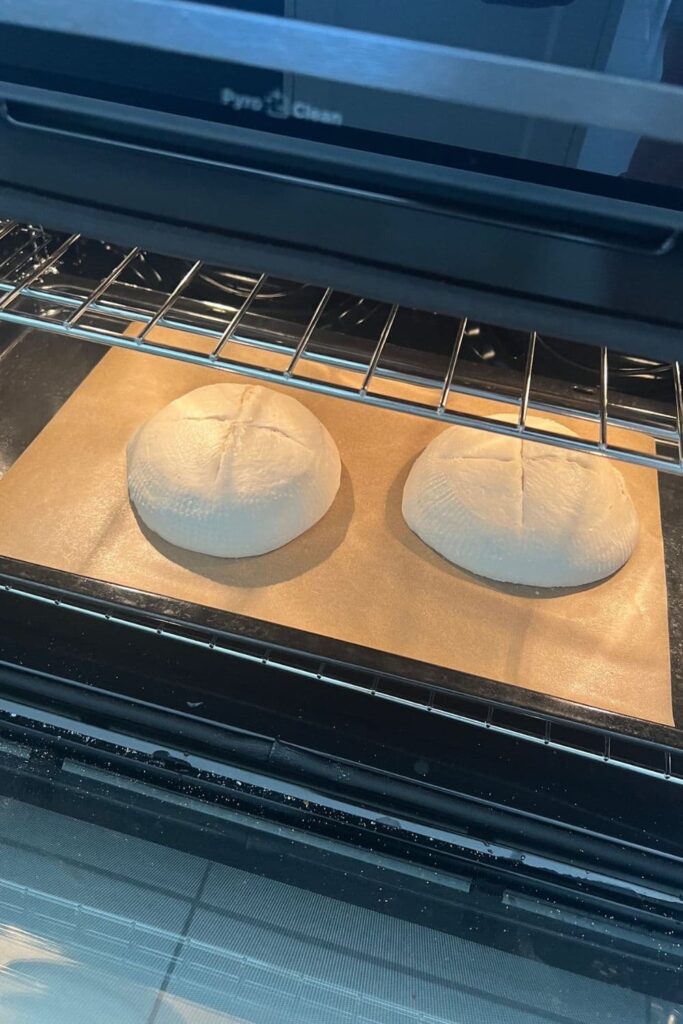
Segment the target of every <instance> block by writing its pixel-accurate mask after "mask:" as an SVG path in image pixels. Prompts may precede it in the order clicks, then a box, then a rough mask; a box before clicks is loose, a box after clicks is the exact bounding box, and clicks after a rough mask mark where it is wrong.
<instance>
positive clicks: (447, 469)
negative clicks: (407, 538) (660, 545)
mask: <svg viewBox="0 0 683 1024" xmlns="http://www.w3.org/2000/svg"><path fill="white" fill-rule="evenodd" d="M505 418H506V419H507V418H508V417H505ZM509 419H512V417H509ZM529 424H530V425H531V426H532V427H536V428H538V429H540V430H546V431H554V432H556V433H563V434H566V435H569V436H575V435H573V432H572V431H570V430H567V429H566V428H564V427H562V426H561V425H560V424H558V423H556V422H554V421H550V420H547V419H540V418H533V417H532V418H531V419H530V420H529ZM403 517H404V519H405V521H406V523H407V524H408V526H409V527H410V529H411V530H413V532H414V533H416V534H417V535H418V537H420V538H421V539H422V540H423V541H424V542H425V543H426V544H428V545H429V547H431V548H433V549H434V550H435V551H437V552H438V553H439V554H440V555H443V556H444V558H447V559H448V560H449V561H450V562H453V563H455V564H456V565H459V566H461V567H462V568H464V569H468V570H469V571H470V572H473V573H476V574H477V575H479V576H487V577H488V578H489V579H493V580H498V581H500V582H505V583H517V584H524V585H527V586H532V587H576V586H581V585H584V584H587V583H593V582H595V581H597V580H601V579H604V578H605V577H606V576H610V575H611V574H612V573H613V572H616V570H617V569H620V568H621V567H622V565H624V564H625V562H627V561H628V559H629V558H630V556H631V554H632V553H633V550H634V548H635V546H636V543H637V540H638V516H637V513H636V510H635V508H634V505H633V502H632V501H631V497H630V495H629V493H628V491H627V490H626V485H625V483H624V478H623V476H622V474H621V473H620V472H619V471H618V470H617V469H616V468H615V467H614V466H613V465H612V463H611V462H609V461H608V460H607V459H605V458H600V457H598V456H595V455H588V454H584V453H582V452H575V451H569V450H563V449H561V448H553V447H550V446H548V445H544V444H539V443H538V442H533V441H520V440H519V439H518V438H515V437H504V436H502V435H497V434H489V433H484V432H483V431H480V430H476V429H472V428H468V427H458V426H456V427H450V428H449V429H448V430H445V431H444V432H443V433H442V434H439V436H438V437H437V438H435V439H434V440H433V441H432V442H431V443H430V444H429V445H428V446H427V448H425V450H424V451H423V452H422V454H421V455H420V456H419V457H418V458H417V459H416V461H415V463H414V464H413V466H412V469H411V471H410V474H409V476H408V479H407V481H406V485H405V488H404V492H403Z"/></svg>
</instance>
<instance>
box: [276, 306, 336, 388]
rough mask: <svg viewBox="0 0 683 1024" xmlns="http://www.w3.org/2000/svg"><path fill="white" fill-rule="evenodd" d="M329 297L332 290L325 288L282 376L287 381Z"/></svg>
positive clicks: (304, 349)
mask: <svg viewBox="0 0 683 1024" xmlns="http://www.w3.org/2000/svg"><path fill="white" fill-rule="evenodd" d="M331 295H332V289H331V288H326V289H325V291H324V292H323V294H322V297H321V299H320V302H319V303H318V305H317V306H316V308H315V312H314V313H313V316H312V317H311V319H310V320H309V321H308V323H307V324H306V329H305V330H304V333H303V334H302V335H301V340H300V341H299V344H298V345H297V347H296V349H295V351H294V355H293V356H292V358H291V360H290V363H289V366H288V367H287V369H286V370H285V373H284V376H285V377H286V378H287V379H289V378H290V377H291V376H292V374H293V373H294V370H295V369H296V366H297V363H298V362H299V360H300V359H301V357H302V355H303V354H304V352H305V351H306V346H307V345H308V343H309V341H310V340H311V337H312V336H313V331H314V330H315V329H316V327H317V326H318V323H319V322H320V317H321V316H322V315H323V313H324V312H325V306H326V305H327V303H328V302H329V301H330V296H331Z"/></svg>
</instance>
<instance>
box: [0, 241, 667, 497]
mask: <svg viewBox="0 0 683 1024" xmlns="http://www.w3.org/2000/svg"><path fill="white" fill-rule="evenodd" d="M15 234H16V247H15V248H14V250H13V251H12V252H10V253H9V255H7V256H6V257H5V258H4V259H3V260H2V262H0V321H2V320H5V321H10V322H12V323H15V324H20V325H22V326H24V327H30V328H35V329H38V330H42V331H50V332H53V333H57V334H66V335H68V336H69V337H72V338H78V339H81V340H86V341H90V342H95V343H97V344H100V345H106V346H115V347H119V348H127V349H129V350H131V351H143V352H146V353H148V354H151V355H158V356H164V357H166V358H170V359H175V360H179V361H181V362H187V363H192V364H197V365H201V366H207V367H213V368H214V369H216V371H219V370H222V371H230V372H232V373H237V374H242V375H245V376H248V377H252V378H255V379H257V380H261V381H264V382H270V383H276V384H288V385H290V386H291V387H294V388H300V389H304V390H308V391H315V392H319V393H322V394H326V395H330V396H334V397H339V398H344V399H346V400H348V401H351V402H360V403H364V404H367V405H373V406H377V407H380V408H383V409H389V410H393V411H396V412H403V413H409V414H411V415H415V416H421V417H426V418H430V419H434V420H439V421H440V422H442V423H448V424H458V425H462V426H467V427H476V428H478V429H481V430H486V431H490V432H494V433H497V434H503V435H506V436H512V437H518V438H520V437H521V438H528V439H530V440H534V441H538V442H539V443H542V444H548V445H554V446H556V447H560V448H564V449H570V450H579V451H584V452H587V453H590V454H595V455H601V456H607V457H610V458H614V459H617V460H620V461H624V462H631V463H635V464H638V465H641V466H648V467H651V468H655V469H659V470H663V471H666V472H669V473H674V474H677V475H679V476H681V477H683V388H682V386H681V385H682V382H681V368H680V365H679V364H674V365H672V366H671V367H669V368H667V367H664V366H662V367H661V368H660V369H661V371H662V372H663V373H666V372H668V369H671V372H672V373H673V382H674V389H673V394H671V393H670V401H669V405H670V408H669V405H666V406H665V407H663V406H662V404H661V402H659V404H658V401H657V400H655V399H649V398H647V397H645V398H642V399H640V400H639V401H638V402H637V403H635V402H633V401H624V400H623V399H622V398H621V397H620V396H619V394H618V390H617V388H616V387H614V386H613V385H612V382H611V381H610V376H609V358H610V354H609V352H608V350H607V349H605V348H603V349H600V350H596V351H598V354H599V366H600V373H599V378H596V385H597V393H598V399H599V402H598V406H597V407H595V406H594V405H593V404H592V403H591V401H590V400H589V399H587V398H586V397H585V395H582V390H585V389H581V388H572V386H571V385H569V384H566V382H565V383H562V382H559V381H557V382H555V385H554V386H553V387H549V383H548V380H544V379H543V378H541V377H540V374H539V373H538V372H537V369H536V363H537V362H538V351H539V350H538V344H537V343H538V342H539V339H538V336H537V334H536V332H531V333H530V334H529V340H528V345H527V354H526V365H525V367H524V371H523V378H522V385H521V392H520V391H519V390H517V391H515V390H514V386H510V383H509V378H506V381H507V383H506V384H503V383H501V377H500V376H496V375H495V370H494V371H492V370H491V369H490V368H489V366H488V364H487V363H485V362H484V361H480V362H477V363H476V364H475V363H473V362H471V361H470V360H469V359H467V360H466V361H464V360H463V345H464V340H465V338H466V337H467V336H468V334H467V332H468V321H467V318H465V317H463V318H462V319H461V320H460V321H459V323H458V326H457V329H456V334H455V341H454V344H453V348H452V350H451V352H450V358H449V359H448V362H447V366H446V367H445V368H444V370H443V373H442V371H441V370H439V371H438V372H437V373H436V376H435V370H434V367H435V366H440V365H441V364H440V363H439V361H438V360H440V359H441V357H440V356H439V357H438V360H437V362H436V363H435V362H434V359H435V355H434V353H431V355H430V353H429V352H427V353H426V355H425V356H424V357H423V355H422V352H421V351H420V350H419V348H418V344H419V337H416V339H415V340H416V344H415V345H414V346H412V345H411V347H410V348H408V349H406V348H405V347H401V345H400V343H397V342H395V341H394V336H395V333H396V332H395V330H394V324H395V321H396V317H397V316H398V313H399V312H400V307H399V306H398V305H396V304H394V305H392V306H391V307H390V309H389V313H388V314H387V315H386V318H385V320H384V322H383V326H382V329H381V331H380V334H379V338H378V340H377V342H376V344H375V347H374V350H373V352H372V355H371V357H370V362H369V364H367V363H366V361H365V359H364V357H363V355H362V346H361V344H360V342H361V336H360V334H359V335H358V336H357V337H353V336H351V335H349V334H348V332H345V333H344V334H343V335H342V334H339V335H336V338H337V341H336V342H335V344H334V345H332V346H331V347H330V346H328V345H327V343H325V344H324V345H320V346H316V350H315V351H314V352H309V351H308V346H309V343H310V340H311V338H312V336H313V334H314V332H315V331H316V329H317V328H318V327H320V326H321V323H322V321H323V316H324V313H325V310H326V309H327V308H328V306H330V304H331V302H332V300H333V299H334V298H335V297H337V298H341V296H339V295H338V293H336V292H334V291H333V289H331V288H326V289H325V290H324V291H323V292H322V295H321V297H320V299H319V300H318V302H317V305H316V307H315V309H314V311H313V313H312V315H311V316H310V318H309V319H308V321H307V323H306V324H305V326H304V328H303V331H302V330H301V328H300V327H297V328H296V329H295V328H294V327H293V322H292V318H291V314H288V313H287V307H286V305H285V307H278V302H279V301H280V298H278V302H275V303H273V302H272V301H271V298H272V295H271V292H273V288H274V292H273V293H276V294H277V295H278V296H279V295H280V293H282V295H283V296H285V299H286V297H287V296H288V295H292V294H299V293H300V292H301V291H303V290H304V289H305V288H306V286H305V285H303V284H302V283H300V282H288V283H287V285H288V286H289V291H287V289H286V288H285V289H284V290H283V288H282V284H283V283H282V282H277V283H276V282H275V280H274V279H271V278H269V277H268V275H266V274H260V275H259V277H258V278H257V279H256V280H254V276H253V275H245V274H244V273H243V272H242V271H233V270H232V269H229V270H226V269H223V268H219V267H215V266H213V265H207V264H204V263H203V262H202V261H201V260H198V261H196V262H195V263H193V264H192V265H191V266H190V267H189V269H186V268H187V264H186V263H185V262H183V261H182V260H176V259H173V258H171V257H163V258H161V257H159V256H157V255H156V254H154V253H150V252H147V251H146V250H144V249H140V248H137V247H136V248H133V249H130V250H125V249H118V248H117V247H112V246H110V245H108V244H106V243H103V242H97V241H93V240H91V239H87V238H83V239H82V245H79V248H78V251H77V252H76V253H75V254H74V258H72V256H71V254H70V253H69V250H70V249H71V247H72V246H73V245H74V243H75V242H76V241H77V240H79V239H80V238H81V236H79V235H71V236H69V237H68V238H67V237H65V236H57V235H54V234H50V232H46V231H44V230H43V229H38V228H31V227H27V226H25V225H21V224H14V223H12V222H0V240H1V239H2V238H10V240H12V241H13V239H14V236H15ZM48 246H49V247H53V246H56V247H55V248H54V251H53V252H52V254H51V255H49V256H48V257H47V258H45V249H46V248H47V247H48ZM98 246H99V247H101V248H102V249H103V251H104V252H105V253H106V259H107V263H106V266H107V267H111V263H112V255H113V257H114V259H115V260H117V262H116V264H115V266H114V268H113V269H111V270H108V272H107V273H106V275H105V276H103V277H102V279H101V280H98V279H95V280H93V279H92V276H91V275H92V269H90V268H91V259H90V256H91V249H90V247H94V250H93V251H95V254H96V250H97V247H98ZM6 248H7V243H5V249H4V251H6ZM29 249H30V250H31V251H30V252H28V251H27V250H29ZM67 253H69V255H68V257H67V260H65V261H64V260H62V257H64V256H65V254H67ZM18 260H19V264H18V265H19V267H20V268H22V269H23V268H24V267H25V265H26V264H27V262H28V263H29V266H28V272H27V274H26V277H25V278H24V280H23V281H22V282H21V283H17V282H16V274H17V261H18ZM159 260H161V263H158V262H156V263H155V261H159ZM29 261H33V263H32V264H31V263H30V262H29ZM138 261H139V262H138ZM72 264H73V265H72ZM131 265H133V267H134V268H137V270H136V271H135V276H136V278H137V279H139V280H136V281H135V282H133V283H131V281H130V280H128V279H127V280H126V281H125V282H122V281H121V280H120V278H121V274H122V273H123V271H124V270H125V269H126V268H127V267H131ZM159 266H161V267H162V269H163V275H161V274H159V273H158V271H157V269H156V268H157V267H159ZM8 267H11V268H12V279H8V277H6V276H3V274H5V275H6V274H8V273H9V271H8V270H7V268H8ZM65 268H67V269H65ZM145 268H146V272H147V278H145V276H144V274H143V273H142V272H143V270H145ZM50 271H51V272H50ZM150 275H151V276H152V277H153V279H154V280H153V283H152V284H150V283H149V277H150ZM198 275H201V277H202V280H203V281H205V282H207V281H208V282H209V283H210V285H211V287H217V288H218V289H219V290H220V288H221V286H220V283H219V284H218V285H216V284H215V282H216V279H217V277H218V278H221V275H226V279H227V280H229V282H230V286H229V287H227V288H226V289H225V290H226V291H228V292H229V294H230V305H229V306H228V307H226V304H225V300H224V297H223V293H221V298H220V300H219V301H217V302H216V301H210V300H209V299H208V298H206V297H205V295H204V296H203V295H202V292H201V289H200V290H198V291H196V292H193V294H192V295H191V296H190V295H188V294H187V288H188V285H189V284H190V282H191V281H192V280H193V279H194V278H195V277H197V276H198ZM221 280H222V278H221ZM166 281H168V285H166V284H165V282H166ZM271 281H272V284H273V288H271V289H270V290H268V292H267V291H266V290H267V286H268V284H269V282H271ZM140 282H142V283H140ZM174 282H177V283H174ZM172 284H173V287H171V285H172ZM309 294H310V293H309ZM261 296H263V300H264V301H263V302H260V301H259V300H260V298H261ZM236 297H237V302H236V303H235V298H236ZM20 298H21V299H24V300H30V301H28V302H22V303H21V304H20V303H19V302H18V301H17V300H19V299H20ZM347 298H348V297H347ZM266 299H267V300H268V301H266ZM356 301H358V302H362V301H363V300H361V299H359V298H357V297H356ZM235 306H236V308H235ZM173 307H175V310H176V311H175V312H171V310H172V308H173ZM376 308H379V307H376ZM250 310H251V311H253V313H254V320H253V323H252V322H251V321H249V323H248V324H247V323H246V320H245V317H246V314H247V313H248V312H249V311H250ZM86 313H87V314H88V316H87V318H86V317H85V314H86ZM415 315H417V316H418V317H419V311H415ZM424 315H425V316H426V317H427V316H429V317H431V318H433V316H434V314H428V313H425V314H424ZM288 317H289V319H288ZM160 322H163V323H164V326H167V327H169V328H170V329H172V330H174V331H175V332H176V334H177V335H178V336H179V337H182V336H185V337H186V338H187V345H186V346H184V345H182V344H173V345H168V344H163V343H161V342H158V341H155V340H153V339H152V338H151V337H150V335H151V333H152V331H153V328H154V327H155V326H156V325H157V324H159V323H160ZM417 322H418V321H416V323H417ZM140 325H142V326H140ZM325 330H326V331H327V327H325ZM416 330H417V331H418V332H419V326H418V327H417V328H416ZM135 332H137V333H135ZM390 336H391V340H392V342H393V344H391V345H389V340H390ZM342 338H343V339H344V340H343V344H340V340H341V339H342ZM204 339H209V340H210V341H212V342H213V343H214V345H213V349H212V350H211V351H207V346H206V345H200V344H198V342H199V341H203V340H204ZM297 339H298V340H297ZM231 340H235V341H237V342H239V345H240V348H241V349H242V350H244V348H245V347H246V348H247V349H253V350H254V353H255V354H256V353H258V357H259V358H258V359H255V360H254V361H253V362H250V361H248V360H243V359H236V358H227V357H226V354H225V348H226V345H227V344H228V342H229V341H231ZM389 350H391V353H392V354H391V355H389V356H387V352H389ZM283 355H285V356H288V357H289V362H288V363H287V365H286V368H285V369H283V368H282V366H283V364H282V356H283ZM395 356H396V358H395ZM304 357H305V359H304ZM398 357H400V358H398ZM269 359H270V362H269V361H268V360H269ZM304 361H305V362H308V361H313V362H315V363H316V364H322V365H323V366H326V367H329V368H330V369H331V370H333V371H336V370H341V371H344V370H347V371H352V372H353V373H356V374H357V373H359V372H361V373H363V374H364V377H363V383H362V385H361V387H360V388H358V387H357V386H350V385H349V384H348V383H344V382H343V379H344V378H343V375H342V376H340V375H339V374H335V373H331V374H330V375H329V376H328V375H326V376H325V379H320V377H319V375H318V376H317V377H315V376H310V375H305V374H304V373H302V372H301V365H302V363H303V362H304ZM444 361H445V357H444ZM456 369H457V371H458V372H457V379H456ZM537 378H538V379H537ZM347 379H348V378H347ZM669 379H671V378H669ZM373 380H377V381H378V380H382V381H390V382H391V383H392V385H393V384H396V385H397V386H396V388H394V387H392V389H391V390H390V391H387V390H386V389H382V388H371V387H370V385H371V384H372V382H373ZM402 385H409V387H407V388H403V387H402ZM558 385H559V388H560V390H559V392H558V390H557V386H558ZM435 389H436V390H435ZM610 389H611V391H610ZM451 393H457V394H460V395H465V396H470V397H473V398H477V399H484V400H486V402H487V403H489V402H492V403H500V404H503V405H505V406H507V407H508V408H510V407H512V409H514V410H515V413H516V415H515V416H514V417H508V418H506V419H505V420H502V419H500V418H497V416H496V415H494V414H493V413H486V414H484V413H476V414H475V413H473V412H467V411H463V410H462V409H457V408H449V407H448V399H449V396H450V394H451ZM435 395H438V398H437V397H435ZM423 396H424V397H423ZM608 399H609V400H608ZM531 410H535V411H538V412H539V413H541V414H544V415H549V416H551V417H552V416H560V417H562V419H564V420H567V419H569V420H572V419H573V420H575V421H576V422H577V424H578V423H579V422H583V423H585V422H586V421H588V422H591V423H593V424H595V425H596V426H597V432H598V438H597V439H596V438H595V437H593V438H587V437H585V436H582V434H585V431H583V432H581V431H580V430H577V431H576V436H573V435H566V434H561V433H559V432H558V433H554V432H552V431H550V430H547V431H538V430H534V429H533V428H530V427H529V426H528V424H527V419H528V413H529V412H530V411H531ZM613 429H619V430H620V431H621V432H622V435H624V434H625V435H626V437H630V438H633V439H634V441H636V440H637V441H638V442H639V443H638V444H628V445H627V444H624V443H621V444H617V443H615V442H610V437H611V436H612V430H613ZM643 441H646V442H647V443H645V444H644V443H643Z"/></svg>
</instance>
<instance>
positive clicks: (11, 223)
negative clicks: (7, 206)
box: [0, 220, 19, 241]
mask: <svg viewBox="0 0 683 1024" xmlns="http://www.w3.org/2000/svg"><path fill="white" fill-rule="evenodd" d="M16 227H19V225H18V224H17V222H16V221H15V220H7V221H5V223H4V224H3V225H2V227H0V241H2V239H3V238H6V237H7V235H9V234H10V232H12V231H14V229H15V228H16Z"/></svg>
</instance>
